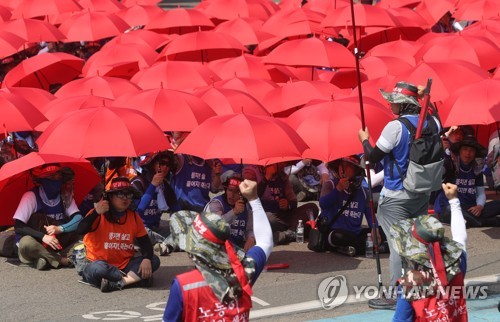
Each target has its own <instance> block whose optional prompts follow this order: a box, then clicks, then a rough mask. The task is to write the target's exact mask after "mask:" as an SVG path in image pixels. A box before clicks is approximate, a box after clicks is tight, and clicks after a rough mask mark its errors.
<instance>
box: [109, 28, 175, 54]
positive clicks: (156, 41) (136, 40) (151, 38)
mask: <svg viewBox="0 0 500 322" xmlns="http://www.w3.org/2000/svg"><path fill="white" fill-rule="evenodd" d="M169 39H170V38H169V36H167V35H162V34H159V33H156V32H154V31H150V30H144V29H138V30H132V31H129V32H127V33H125V34H119V35H118V36H116V37H114V38H113V39H111V40H110V41H108V42H107V43H106V45H104V46H103V47H106V46H112V45H113V44H120V45H125V44H139V45H147V46H150V47H151V48H153V49H155V50H156V49H159V48H161V47H162V46H164V45H165V44H166V43H168V41H169Z"/></svg>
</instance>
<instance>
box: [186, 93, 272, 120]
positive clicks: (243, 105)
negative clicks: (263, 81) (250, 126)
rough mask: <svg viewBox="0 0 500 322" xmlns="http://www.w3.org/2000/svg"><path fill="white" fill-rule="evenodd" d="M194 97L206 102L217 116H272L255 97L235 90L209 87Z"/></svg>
mask: <svg viewBox="0 0 500 322" xmlns="http://www.w3.org/2000/svg"><path fill="white" fill-rule="evenodd" d="M194 95H196V96H198V97H200V98H201V99H202V100H203V101H205V102H206V103H207V104H208V105H209V106H210V107H211V108H212V109H213V110H214V112H215V113H217V115H226V114H236V113H244V114H253V115H264V116H271V114H270V113H269V112H268V111H267V109H266V108H265V107H264V106H262V104H261V103H259V101H257V100H256V99H255V98H254V97H253V96H251V95H250V94H248V93H245V92H242V91H238V90H235V89H229V88H223V87H218V88H215V87H213V86H207V87H206V88H201V89H198V90H197V91H195V92H194Z"/></svg>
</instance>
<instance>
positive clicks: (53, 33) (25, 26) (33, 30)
mask: <svg viewBox="0 0 500 322" xmlns="http://www.w3.org/2000/svg"><path fill="white" fill-rule="evenodd" d="M0 29H1V30H2V31H8V32H11V33H13V34H16V35H18V36H19V37H21V38H24V39H26V40H27V41H29V42H36V43H37V42H40V41H59V40H62V39H64V38H65V36H64V34H63V33H62V32H60V31H59V29H57V28H56V27H54V26H53V25H51V24H49V23H48V22H45V21H41V20H37V19H16V20H10V21H6V22H4V23H3V24H1V25H0Z"/></svg>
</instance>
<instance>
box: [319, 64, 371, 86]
mask: <svg viewBox="0 0 500 322" xmlns="http://www.w3.org/2000/svg"><path fill="white" fill-rule="evenodd" d="M360 73H361V81H362V82H364V81H366V80H368V77H367V76H366V75H365V73H363V72H360ZM319 79H321V80H323V81H326V82H330V83H332V84H333V85H335V86H337V87H339V88H343V89H347V88H349V89H351V88H354V87H356V86H357V84H358V80H357V75H356V69H355V68H340V69H339V70H336V71H328V70H324V71H321V72H320V74H319Z"/></svg>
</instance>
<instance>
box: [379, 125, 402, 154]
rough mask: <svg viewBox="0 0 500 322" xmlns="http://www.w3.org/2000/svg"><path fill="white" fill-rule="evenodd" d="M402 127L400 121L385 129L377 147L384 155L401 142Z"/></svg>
mask: <svg viewBox="0 0 500 322" xmlns="http://www.w3.org/2000/svg"><path fill="white" fill-rule="evenodd" d="M401 130H402V125H401V122H400V121H397V120H394V121H391V122H389V123H387V125H386V126H385V127H384V129H383V130H382V134H380V137H379V138H378V140H377V143H376V145H377V147H378V148H379V149H380V150H382V152H384V153H389V152H391V151H392V149H394V147H395V146H396V145H397V144H398V143H399V141H400V140H401Z"/></svg>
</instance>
